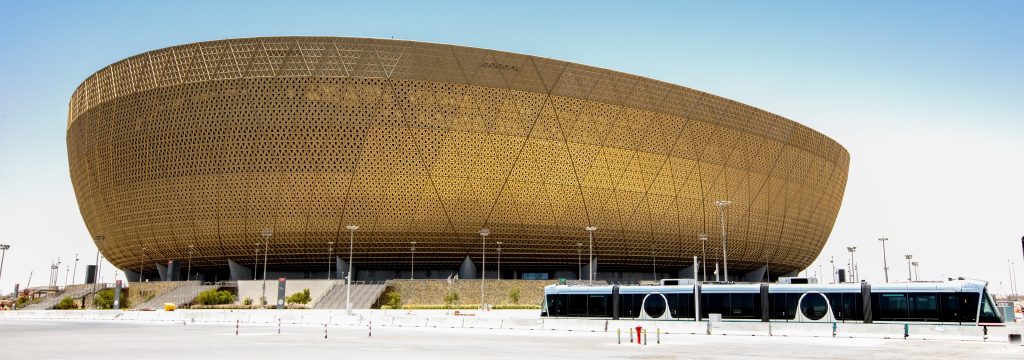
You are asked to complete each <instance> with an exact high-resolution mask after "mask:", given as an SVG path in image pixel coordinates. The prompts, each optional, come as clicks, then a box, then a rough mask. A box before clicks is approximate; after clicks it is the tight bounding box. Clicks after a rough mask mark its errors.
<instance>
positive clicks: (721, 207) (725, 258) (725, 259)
mask: <svg viewBox="0 0 1024 360" xmlns="http://www.w3.org/2000/svg"><path fill="white" fill-rule="evenodd" d="M729 204H732V202H731V201H729V200H715V206H717V207H718V213H719V215H720V217H721V220H722V268H723V270H724V271H725V281H727V282H728V281H729V253H728V252H727V251H726V248H727V242H726V237H725V208H726V207H728V206H729Z"/></svg>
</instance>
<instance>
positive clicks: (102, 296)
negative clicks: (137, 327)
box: [92, 289, 131, 309]
mask: <svg viewBox="0 0 1024 360" xmlns="http://www.w3.org/2000/svg"><path fill="white" fill-rule="evenodd" d="M127 293H128V292H127V291H122V292H121V305H120V307H121V308H122V309H127V308H129V307H131V303H130V302H128V294H127ZM92 307H94V308H97V309H113V308H114V289H103V290H100V291H99V292H97V293H96V296H93V298H92Z"/></svg>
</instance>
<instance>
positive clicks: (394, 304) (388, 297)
mask: <svg viewBox="0 0 1024 360" xmlns="http://www.w3.org/2000/svg"><path fill="white" fill-rule="evenodd" d="M384 299H385V301H387V303H386V304H385V305H387V306H389V307H391V308H393V309H397V308H398V307H399V306H401V305H402V294H399V293H398V291H395V290H391V291H388V292H387V293H385V294H384Z"/></svg>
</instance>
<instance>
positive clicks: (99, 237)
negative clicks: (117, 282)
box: [26, 235, 142, 293]
mask: <svg viewBox="0 0 1024 360" xmlns="http://www.w3.org/2000/svg"><path fill="white" fill-rule="evenodd" d="M93 239H95V240H96V269H95V270H96V272H95V273H94V274H92V275H93V279H92V292H93V293H96V283H98V282H100V281H99V279H100V243H101V242H103V235H96V236H95V237H93ZM139 279H140V280H141V279H142V273H139ZM26 287H27V286H26Z"/></svg>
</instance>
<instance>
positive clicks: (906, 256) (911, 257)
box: [903, 254, 914, 260]
mask: <svg viewBox="0 0 1024 360" xmlns="http://www.w3.org/2000/svg"><path fill="white" fill-rule="evenodd" d="M903 257H905V258H907V260H910V259H913V258H914V255H910V254H907V255H903Z"/></svg>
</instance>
